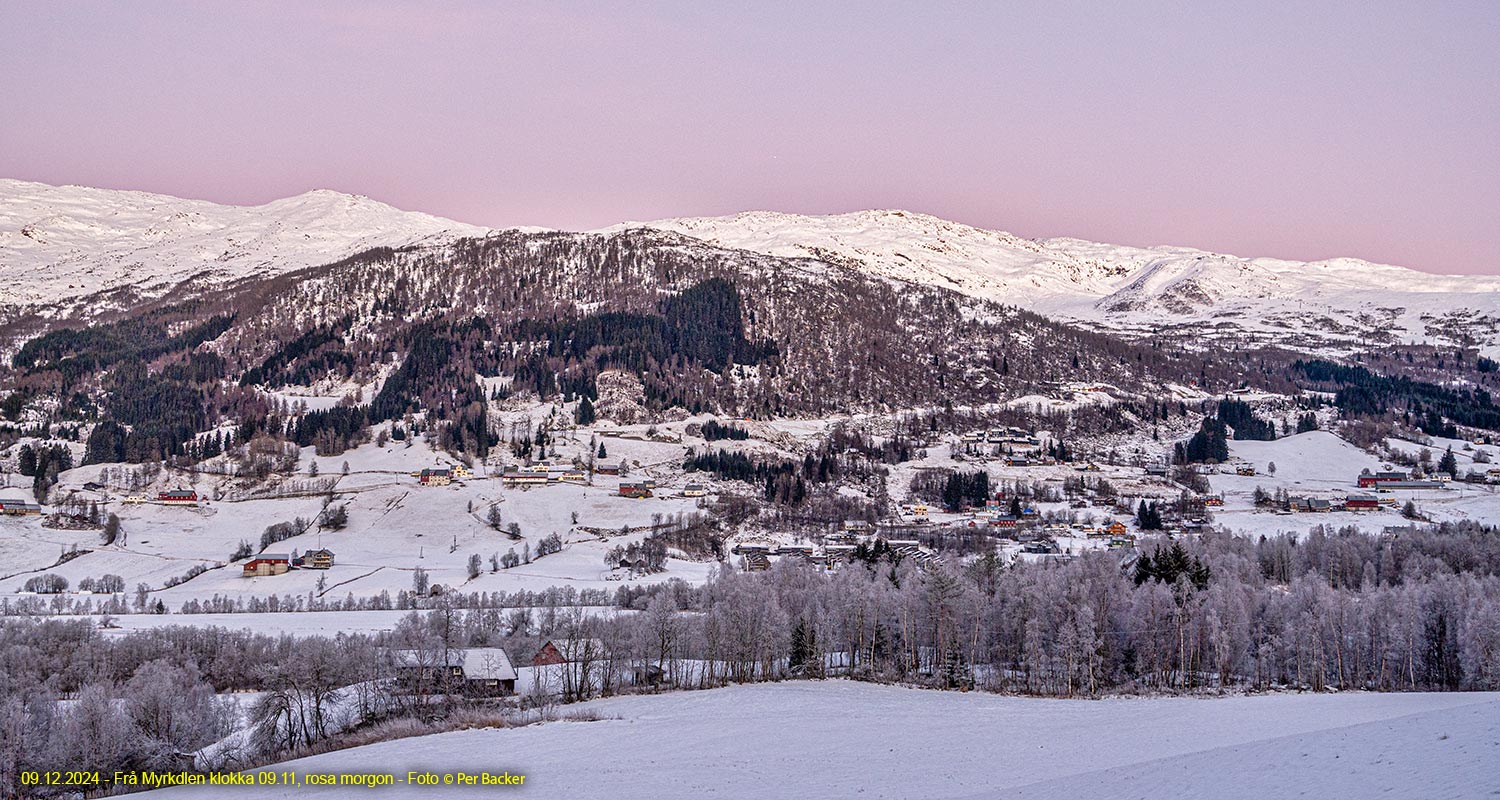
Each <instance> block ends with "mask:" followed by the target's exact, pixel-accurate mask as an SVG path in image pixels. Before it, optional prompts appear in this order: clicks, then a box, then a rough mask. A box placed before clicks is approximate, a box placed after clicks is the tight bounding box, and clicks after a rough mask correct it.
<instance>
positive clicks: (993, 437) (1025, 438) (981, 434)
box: [962, 426, 1042, 447]
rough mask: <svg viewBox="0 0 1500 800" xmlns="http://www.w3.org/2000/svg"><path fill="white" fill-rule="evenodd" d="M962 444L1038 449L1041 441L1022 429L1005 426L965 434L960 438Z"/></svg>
mask: <svg viewBox="0 0 1500 800" xmlns="http://www.w3.org/2000/svg"><path fill="white" fill-rule="evenodd" d="M962 441H963V443H964V444H1019V445H1026V446H1029V447H1040V446H1041V445H1042V443H1041V440H1039V439H1037V437H1036V436H1035V435H1033V434H1032V433H1031V432H1029V431H1027V430H1026V429H1024V428H1017V427H1014V426H1007V427H1004V428H990V429H989V430H984V431H974V432H973V433H966V434H964V435H963V437H962Z"/></svg>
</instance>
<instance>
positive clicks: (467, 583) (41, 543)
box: [0, 437, 713, 609]
mask: <svg viewBox="0 0 1500 800" xmlns="http://www.w3.org/2000/svg"><path fill="white" fill-rule="evenodd" d="M584 446H585V448H586V446H587V438H586V437H585V439H584ZM609 447H610V448H611V450H614V449H619V450H623V451H625V452H627V453H635V454H636V455H637V456H639V457H640V458H639V459H638V460H641V461H642V463H643V464H644V465H645V466H642V467H638V468H636V469H635V471H634V472H633V473H632V476H631V477H630V478H629V479H628V480H636V479H639V478H640V477H645V476H646V475H649V474H652V473H656V472H659V473H661V474H663V475H664V476H670V477H672V478H673V479H674V480H677V479H679V478H680V475H679V474H677V473H680V471H681V460H680V459H681V453H683V452H684V448H683V447H682V446H681V445H677V444H661V443H656V442H638V441H628V443H627V440H615V439H611V440H609ZM653 455H654V456H656V457H657V458H656V459H655V460H654V461H653V460H652V459H651V456H653ZM313 461H316V463H317V465H318V469H319V473H320V474H319V475H318V477H317V478H316V479H315V478H313V477H312V476H310V475H309V474H308V473H307V472H306V470H307V469H308V465H309V463H310V462H313ZM345 463H348V464H349V472H348V473H347V474H345V473H344V472H343V465H344V464H345ZM453 463H454V462H453V460H452V458H451V457H449V456H447V455H445V454H441V453H438V452H435V451H433V450H431V449H429V448H428V447H427V445H426V444H425V443H423V442H420V441H418V442H415V443H413V444H411V445H410V446H408V445H407V444H406V443H405V442H394V441H393V442H390V443H388V444H387V445H386V446H385V447H377V446H376V445H375V444H374V443H368V444H366V445H363V446H361V447H359V448H357V449H355V450H352V451H349V452H347V453H344V454H341V455H339V456H333V457H329V458H317V459H314V458H313V456H312V451H311V449H307V450H305V451H304V454H303V458H302V461H301V467H300V469H302V470H303V472H302V473H300V474H298V475H296V476H294V477H293V478H292V479H291V480H292V481H299V482H302V483H304V484H306V483H310V482H312V481H314V480H333V481H336V482H337V483H336V484H335V488H334V493H335V500H334V502H335V503H346V504H347V505H348V509H349V524H348V526H347V527H346V528H344V529H343V530H340V531H319V530H318V529H317V527H316V526H315V525H314V526H312V527H310V528H309V529H308V530H307V532H306V533H303V534H302V535H300V536H295V537H293V538H290V539H286V540H283V541H280V542H276V543H274V544H271V545H270V546H269V547H267V548H266V549H265V552H268V553H289V552H291V551H293V550H296V551H298V552H307V551H309V550H314V549H318V548H328V549H330V550H333V551H334V553H335V555H336V558H335V565H334V567H333V569H330V570H327V571H317V570H294V571H292V572H289V573H287V574H284V575H274V576H265V577H256V578H245V577H242V575H241V570H240V568H239V566H238V565H235V564H230V563H229V557H230V555H231V554H232V553H233V552H234V550H235V548H236V547H237V546H238V544H239V543H240V542H241V541H247V542H249V543H250V544H251V545H252V549H253V550H254V551H256V552H259V551H260V549H261V548H260V538H261V534H262V532H263V531H264V530H265V529H266V528H267V526H269V525H272V524H274V523H279V522H291V521H293V520H295V519H297V518H301V519H304V520H314V519H316V518H317V516H318V513H319V512H320V510H321V509H322V507H323V497H322V496H321V495H319V494H316V493H312V492H307V491H303V492H302V493H301V494H300V495H298V494H297V493H295V492H292V493H291V494H289V495H288V496H281V497H261V498H253V499H232V498H236V497H241V496H243V495H244V494H245V490H244V489H243V488H242V487H239V486H237V484H236V483H235V481H234V480H232V479H230V478H225V477H222V476H216V475H206V474H199V475H197V476H187V475H180V476H173V477H168V478H164V479H163V480H162V481H160V482H159V483H160V486H158V487H152V488H151V489H149V490H147V491H143V492H142V494H145V495H147V496H150V497H154V496H155V494H156V492H157V490H158V488H178V487H187V486H191V487H192V488H194V489H195V490H196V491H197V492H198V493H199V495H200V497H203V498H206V499H204V500H203V501H202V502H201V503H200V505H199V506H197V507H181V506H165V505H160V504H156V503H144V504H129V503H125V502H123V498H124V496H125V493H124V492H122V491H118V490H106V491H105V492H102V493H100V492H94V493H88V494H87V496H90V497H97V498H103V502H102V505H103V508H104V510H105V511H108V512H113V513H115V514H117V515H118V516H119V518H120V521H121V525H122V530H123V531H124V538H123V540H122V541H118V542H117V543H116V544H114V545H111V546H109V547H104V546H101V545H99V544H98V541H99V534H98V532H97V531H92V530H82V531H72V530H53V529H49V528H44V527H42V520H41V519H40V518H37V517H19V518H18V517H0V559H3V560H0V563H3V564H4V568H3V569H0V592H15V591H18V590H19V589H20V588H21V586H22V585H23V584H24V583H25V581H26V580H27V579H28V578H30V577H32V576H33V575H38V574H44V573H46V572H55V573H57V574H60V575H62V576H63V577H65V578H67V579H68V580H69V582H70V583H71V584H73V585H75V586H76V584H77V583H78V581H79V580H80V579H82V578H85V577H95V578H97V577H99V576H101V575H104V574H116V575H120V576H121V577H122V578H124V579H125V585H126V587H127V589H129V590H132V591H133V590H134V588H135V587H136V585H137V584H138V583H145V584H147V585H148V586H150V587H151V588H152V589H153V590H155V591H154V592H153V597H155V598H160V599H162V600H163V601H164V602H165V603H166V604H167V606H168V607H169V608H174V609H175V608H177V607H179V606H180V605H181V604H182V603H183V602H185V601H186V600H189V599H192V598H207V597H212V596H214V595H224V596H261V597H264V596H268V595H273V594H274V595H283V596H284V595H288V594H290V595H295V596H304V597H305V596H307V595H308V594H309V593H312V594H316V595H319V596H326V597H327V598H328V599H330V600H342V599H344V597H345V596H346V595H349V594H353V595H354V596H355V597H369V596H374V595H378V594H380V593H381V592H382V591H389V592H391V593H395V592H397V591H400V590H402V589H409V588H410V587H411V586H412V579H413V573H414V571H415V570H416V569H417V568H418V567H420V568H421V569H423V570H424V571H426V572H427V573H428V575H429V577H430V580H431V583H433V584H442V585H444V586H447V587H450V588H459V589H461V590H463V591H466V592H469V591H486V592H488V591H516V590H519V589H532V590H540V589H545V588H548V587H552V586H573V587H575V588H579V589H584V588H596V589H598V588H604V589H611V590H612V589H613V588H614V587H616V586H619V585H620V584H621V583H622V582H632V581H634V582H659V581H663V580H666V579H669V578H673V577H679V578H683V579H685V580H688V581H691V582H694V583H701V582H703V581H704V580H706V579H707V576H708V573H709V570H710V569H711V568H712V566H713V565H712V564H710V563H706V562H692V561H684V560H680V559H669V560H668V563H667V571H666V572H664V573H659V574H656V575H650V576H643V577H641V576H637V577H631V576H627V575H624V574H622V573H619V572H612V571H611V570H609V569H607V568H606V566H605V563H604V555H605V554H606V553H607V552H608V551H609V550H610V549H611V548H613V547H615V546H617V545H620V544H625V543H628V542H631V541H639V540H640V539H642V538H644V537H645V536H646V533H645V532H644V530H636V531H635V532H632V533H630V534H628V535H619V534H617V533H612V534H610V535H608V536H607V537H601V536H599V535H597V534H595V533H592V532H590V530H589V529H599V530H604V531H618V530H619V529H620V528H622V527H629V528H634V529H642V528H644V527H645V526H649V525H651V524H652V523H653V521H654V520H656V519H657V517H658V516H660V517H670V516H673V515H676V514H678V513H690V512H693V511H695V510H696V509H697V507H698V501H697V499H695V498H685V497H681V496H680V491H677V489H678V488H680V487H676V488H673V487H667V488H663V489H662V490H660V491H659V492H658V496H656V497H652V498H646V499H640V500H633V499H630V498H624V497H619V496H618V493H617V486H616V484H617V483H618V479H616V478H613V477H610V476H602V475H601V476H598V477H597V482H596V484H595V485H592V486H584V485H576V484H570V483H557V484H551V485H547V486H537V487H525V488H516V487H507V486H504V485H503V484H502V481H501V479H500V478H499V472H500V469H499V468H498V467H496V468H494V469H493V470H492V472H493V474H486V473H485V472H481V473H480V474H478V475H475V476H474V477H472V478H466V479H463V480H461V481H458V482H456V483H454V484H453V485H450V486H433V487H424V486H421V485H419V484H418V482H417V480H416V478H415V477H413V476H412V474H411V473H412V472H413V471H416V470H420V469H421V468H423V467H433V466H447V465H452V464H453ZM477 469H481V470H482V469H483V468H482V467H479V468H477ZM674 470H675V472H674ZM100 471H101V469H100V467H99V466H90V467H85V468H80V469H77V470H72V471H70V472H67V473H64V474H63V475H62V477H61V481H60V484H59V487H58V489H56V490H54V495H55V496H57V497H63V496H65V495H66V494H67V493H68V492H69V491H82V489H81V487H82V485H83V484H84V483H85V482H88V481H92V480H96V479H97V478H98V477H99V475H100ZM677 482H678V483H680V482H681V481H680V480H677ZM284 487H285V488H286V489H288V490H289V491H291V490H295V489H296V487H295V486H292V485H291V484H290V483H287V484H284ZM215 497H221V498H224V499H213V498H215ZM492 503H494V504H496V505H497V506H498V508H499V509H500V514H501V519H502V523H503V524H504V525H506V526H508V525H509V524H511V523H515V524H517V525H519V526H520V529H521V535H522V537H523V538H522V539H520V540H514V539H512V538H510V536H509V535H507V534H506V533H504V532H500V531H496V530H493V529H492V528H490V527H489V525H487V524H486V521H485V517H486V515H487V513H488V509H489V507H490V505H491V504H492ZM554 533H555V534H557V535H559V536H560V537H561V538H562V540H563V543H564V549H563V551H562V552H560V553H555V554H552V555H549V556H546V557H545V558H538V559H535V560H534V561H533V562H532V563H530V564H522V565H520V566H517V567H515V568H513V569H510V570H502V571H500V572H498V573H491V572H490V571H489V570H490V565H489V559H490V556H492V555H496V554H498V555H502V556H503V555H504V554H505V553H506V552H507V551H509V550H511V549H514V550H515V551H516V553H517V555H520V554H522V552H523V550H524V549H525V548H526V547H528V546H529V547H530V549H531V551H532V552H533V553H535V552H536V550H537V542H538V541H539V540H540V539H541V538H542V537H545V536H547V535H549V534H554ZM75 544H76V545H78V546H80V547H83V548H92V550H93V552H90V553H88V554H86V555H83V556H81V557H78V558H74V559H72V560H70V561H68V562H67V563H65V564H62V565H60V566H56V567H53V565H54V564H55V563H56V562H57V560H58V558H59V556H60V555H61V554H62V553H63V552H64V551H65V550H68V549H71V548H72V547H73V545H75ZM474 554H478V555H479V556H480V558H481V559H482V561H483V573H482V574H481V575H480V576H479V577H478V578H476V579H473V580H470V579H469V578H468V575H467V562H468V560H469V558H470V556H471V555H474ZM194 566H204V567H208V568H209V569H208V571H207V572H205V573H203V574H202V575H199V576H198V577H196V578H194V579H192V580H189V581H187V582H185V583H182V584H180V585H178V586H175V587H172V588H165V583H166V582H167V580H168V579H172V578H180V577H182V576H183V575H184V574H185V573H186V572H187V571H188V570H189V569H190V568H192V567H194ZM320 580H321V581H322V586H321V587H320V586H319V582H320Z"/></svg>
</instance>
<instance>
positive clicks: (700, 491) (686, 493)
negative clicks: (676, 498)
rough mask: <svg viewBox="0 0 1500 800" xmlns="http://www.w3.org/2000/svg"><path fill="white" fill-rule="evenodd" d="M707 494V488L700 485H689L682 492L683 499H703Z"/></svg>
mask: <svg viewBox="0 0 1500 800" xmlns="http://www.w3.org/2000/svg"><path fill="white" fill-rule="evenodd" d="M707 494H708V488H707V487H705V486H704V485H703V484H701V483H690V484H688V485H687V486H686V487H684V488H683V490H682V496H683V497H704V496H707Z"/></svg>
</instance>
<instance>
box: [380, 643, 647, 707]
mask: <svg viewBox="0 0 1500 800" xmlns="http://www.w3.org/2000/svg"><path fill="white" fill-rule="evenodd" d="M613 655H614V654H612V653H611V652H610V651H609V648H608V646H607V645H606V644H605V643H604V641H603V640H601V639H550V640H548V641H547V642H545V643H543V644H542V646H541V648H539V649H538V650H537V652H536V654H535V655H533V656H532V657H531V667H532V668H533V669H535V670H537V671H538V674H540V673H541V672H542V671H545V670H547V669H549V668H556V667H561V666H563V665H569V664H584V665H586V664H589V663H599V662H603V661H606V660H609V659H610V658H612V657H613ZM391 657H392V661H393V664H394V667H395V679H396V683H397V685H398V686H401V687H404V688H405V689H406V690H407V691H409V692H412V693H414V694H433V695H436V694H453V695H465V696H468V697H476V698H483V697H504V696H506V695H513V694H515V692H516V680H517V678H518V677H519V673H518V672H517V670H516V667H515V665H514V663H512V662H511V659H510V655H509V654H508V653H506V652H505V650H504V649H502V648H499V647H469V648H463V649H458V648H454V649H433V650H392V651H391ZM624 674H625V676H626V677H627V679H628V680H629V682H630V683H633V684H635V685H638V686H640V685H648V684H656V683H660V682H661V681H662V680H663V679H664V677H665V675H664V673H663V671H662V670H661V668H660V667H658V666H656V665H654V664H650V663H636V664H633V665H627V666H626V668H625V673H624Z"/></svg>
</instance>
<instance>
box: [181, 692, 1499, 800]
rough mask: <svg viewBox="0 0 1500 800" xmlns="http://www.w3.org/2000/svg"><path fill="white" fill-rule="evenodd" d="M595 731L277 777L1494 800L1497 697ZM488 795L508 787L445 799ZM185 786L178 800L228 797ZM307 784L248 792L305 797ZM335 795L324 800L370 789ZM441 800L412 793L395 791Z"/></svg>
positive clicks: (616, 726)
mask: <svg viewBox="0 0 1500 800" xmlns="http://www.w3.org/2000/svg"><path fill="white" fill-rule="evenodd" d="M568 710H578V711H584V710H587V711H591V712H594V713H595V714H597V715H599V716H600V717H601V718H602V719H601V721H597V722H557V723H548V724H543V725H533V726H528V727H522V728H511V729H502V730H495V729H486V730H471V731H463V732H458V733H449V734H440V735H436V736H427V737H421V738H415V739H406V740H398V741H393V742H385V743H381V744H377V745H371V746H366V747H361V748H356V749H352V750H345V751H341V752H335V753H329V754H325V755H321V756H315V757H312V758H305V759H299V760H296V761H292V762H288V763H286V764H284V765H279V766H277V767H273V768H271V769H277V770H280V769H287V770H295V771H297V772H299V773H308V772H324V773H327V772H358V773H372V772H373V773H397V777H398V778H405V777H406V776H405V772H406V771H407V770H409V769H420V770H429V771H433V772H451V771H465V772H471V773H472V772H477V771H487V772H491V773H499V772H505V771H510V772H511V773H518V774H524V775H526V776H527V777H526V783H525V786H524V788H523V789H522V791H524V792H527V793H529V795H531V796H538V797H568V798H596V797H597V798H653V799H654V798H675V797H716V798H751V797H754V798H761V797H871V798H976V799H977V798H1032V799H1034V800H1042V799H1045V800H1075V799H1076V798H1081V797H1089V798H1126V797H1129V798H1147V797H1150V798H1167V797H1194V798H1204V799H1205V800H1207V799H1208V798H1214V799H1215V800H1231V799H1233V798H1246V800H1251V799H1252V798H1253V800H1263V799H1264V798H1268V797H1278V798H1279V797H1293V796H1305V797H1316V798H1325V799H1327V800H1339V799H1340V798H1349V799H1350V800H1355V799H1358V800H1365V798H1371V797H1385V796H1388V797H1404V798H1423V800H1440V799H1442V798H1480V797H1489V796H1492V795H1493V792H1494V791H1495V790H1496V789H1497V788H1500V768H1497V766H1496V764H1497V757H1500V695H1496V694H1363V693H1346V694H1322V695H1269V696H1253V697H1229V698H1223V699H1188V698H1151V699H1112V700H1103V701H1087V700H1041V699H1025V698H1014V697H1000V696H995V695H988V694H980V693H968V694H960V693H956V692H931V691H921V690H914V689H902V688H894V687H888V686H878V685H873V684H862V683H853V682H845V681H824V682H791V683H781V684H762V685H752V686H739V687H732V688H727V689H716V690H711V691H701V692H681V693H674V694H666V695H658V696H635V697H623V698H613V699H609V700H601V701H594V702H592V703H588V704H585V705H581V706H570V707H568ZM440 790H441V792H442V794H444V795H445V796H455V797H471V796H477V795H479V794H480V793H481V792H483V793H486V794H488V793H492V792H494V791H495V789H493V788H490V789H480V788H463V787H456V786H453V787H440ZM223 791H224V790H223V789H222V788H219V787H178V788H175V789H170V790H165V794H166V796H171V797H212V796H217V794H219V793H222V792H223ZM309 791H314V792H315V793H317V792H316V790H310V789H308V788H306V787H297V788H285V787H254V788H241V789H239V790H237V794H239V795H240V796H247V797H299V796H302V795H304V794H306V793H307V792H309ZM366 791H368V790H367V789H363V788H356V789H351V788H345V789H343V790H337V789H334V790H328V791H326V793H323V796H345V795H352V794H354V793H358V792H366ZM434 791H439V790H438V789H433V788H429V787H416V786H404V785H401V784H397V785H396V786H395V787H394V788H393V789H390V790H387V792H388V794H389V795H391V796H401V797H415V796H419V795H425V794H430V793H432V792H434Z"/></svg>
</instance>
